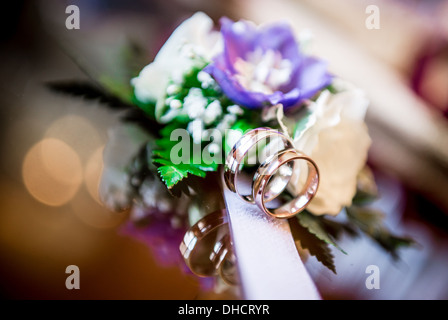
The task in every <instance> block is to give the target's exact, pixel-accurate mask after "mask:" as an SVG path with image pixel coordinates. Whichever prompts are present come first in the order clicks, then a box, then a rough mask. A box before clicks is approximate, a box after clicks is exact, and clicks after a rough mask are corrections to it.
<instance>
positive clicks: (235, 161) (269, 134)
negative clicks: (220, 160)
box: [224, 128, 319, 219]
mask: <svg viewBox="0 0 448 320" xmlns="http://www.w3.org/2000/svg"><path fill="white" fill-rule="evenodd" d="M268 138H269V139H272V138H278V139H280V140H281V142H282V143H283V146H284V147H283V149H282V150H280V151H278V152H275V153H274V154H271V155H269V156H268V157H266V159H265V160H264V161H263V162H262V163H261V164H260V165H259V166H258V169H257V171H256V173H255V174H254V176H253V178H252V184H251V190H250V194H245V195H243V194H241V193H240V191H239V188H238V185H239V184H241V183H242V182H240V181H239V180H238V176H239V174H241V171H242V167H243V164H244V159H245V158H246V157H247V156H248V154H249V152H250V150H252V149H253V148H255V147H256V146H257V144H258V143H260V142H261V141H263V140H266V139H268ZM300 162H306V164H307V176H306V179H305V183H304V185H303V187H302V190H301V191H300V192H299V193H298V194H297V195H292V196H293V199H292V200H290V201H288V202H286V203H284V204H278V201H277V200H279V199H277V198H279V196H280V195H281V194H282V193H283V191H284V190H285V189H286V187H287V186H288V184H289V183H290V179H291V176H292V174H293V173H295V172H300V170H299V164H300ZM224 181H225V183H226V185H227V187H228V188H229V190H230V191H232V192H234V193H236V194H238V195H239V197H240V198H241V199H243V200H245V201H246V202H249V203H254V204H256V205H257V206H258V207H259V208H260V209H261V210H262V211H263V212H265V213H266V214H267V215H269V216H272V217H275V218H281V219H286V218H290V217H292V216H294V215H296V214H298V213H299V212H301V211H302V210H303V209H305V208H306V206H307V205H308V204H309V202H310V201H311V200H312V199H313V197H314V196H315V194H316V192H317V189H318V187H319V168H318V167H317V165H316V163H315V162H314V161H313V160H312V159H311V158H310V157H308V156H306V155H304V154H303V153H301V152H299V151H297V150H295V149H294V146H293V143H292V141H291V140H290V139H289V138H288V137H287V136H286V135H284V134H283V133H281V132H279V131H276V130H273V129H270V128H258V129H254V130H251V131H249V132H248V133H246V134H245V135H243V136H242V137H241V138H240V139H239V140H238V141H237V142H236V144H235V145H234V146H233V148H232V150H231V151H230V153H229V154H228V156H227V159H226V165H225V170H224ZM293 189H294V188H293ZM272 200H276V201H273V202H271V201H272ZM268 202H271V204H274V205H276V206H277V207H276V208H272V206H271V207H268V206H267V205H266V203H268Z"/></svg>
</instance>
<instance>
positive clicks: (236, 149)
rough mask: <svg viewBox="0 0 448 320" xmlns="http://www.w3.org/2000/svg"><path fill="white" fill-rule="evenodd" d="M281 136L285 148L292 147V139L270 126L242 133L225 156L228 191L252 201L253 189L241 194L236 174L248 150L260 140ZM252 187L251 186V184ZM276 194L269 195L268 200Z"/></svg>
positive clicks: (225, 179)
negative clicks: (247, 193) (248, 192)
mask: <svg viewBox="0 0 448 320" xmlns="http://www.w3.org/2000/svg"><path fill="white" fill-rule="evenodd" d="M270 137H277V138H281V139H282V142H283V144H284V148H285V149H290V148H293V143H292V141H291V140H290V139H289V138H288V137H287V136H285V135H284V134H283V133H281V132H279V131H276V130H273V129H270V128H257V129H253V130H251V131H249V132H247V133H246V134H244V135H243V136H242V137H241V138H240V139H239V140H238V141H237V142H236V143H235V145H234V146H233V148H232V150H231V151H230V153H229V155H228V156H227V158H226V165H225V169H224V181H225V183H226V185H227V187H228V188H229V190H230V191H232V192H234V193H237V194H238V195H239V196H240V198H242V199H243V200H245V201H246V202H249V203H254V202H255V200H254V196H253V191H252V192H251V194H249V195H242V194H241V193H240V192H239V190H238V188H237V185H238V174H239V173H240V172H241V168H242V163H243V161H244V158H245V157H246V156H247V155H248V153H249V151H250V150H251V149H252V148H253V147H255V146H256V145H257V144H258V143H259V142H260V141H262V140H264V139H267V138H270ZM285 186H286V185H285ZM252 189H253V186H252ZM276 196H277V195H274V196H270V198H271V199H270V200H272V198H275V197H276Z"/></svg>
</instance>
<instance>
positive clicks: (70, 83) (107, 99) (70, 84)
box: [45, 80, 133, 110]
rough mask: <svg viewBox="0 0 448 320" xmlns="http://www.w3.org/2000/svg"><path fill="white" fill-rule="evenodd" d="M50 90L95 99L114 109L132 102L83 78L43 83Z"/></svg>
mask: <svg viewBox="0 0 448 320" xmlns="http://www.w3.org/2000/svg"><path fill="white" fill-rule="evenodd" d="M45 85H46V86H47V87H48V88H49V89H50V90H52V91H55V92H58V93H62V94H65V95H68V96H73V97H80V98H83V99H86V100H96V101H98V102H100V103H101V104H103V105H105V106H107V107H109V108H111V109H115V110H122V109H131V108H133V106H132V104H129V103H128V102H127V101H124V100H122V99H120V98H119V97H117V96H115V95H113V94H111V93H109V92H107V90H105V88H103V87H101V86H100V85H97V84H96V83H93V82H89V81H84V80H64V81H53V82H47V83H46V84H45Z"/></svg>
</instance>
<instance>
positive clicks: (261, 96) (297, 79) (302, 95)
mask: <svg viewBox="0 0 448 320" xmlns="http://www.w3.org/2000/svg"><path fill="white" fill-rule="evenodd" d="M221 33H222V36H223V43H224V49H223V51H222V53H221V54H219V55H217V56H216V57H215V58H214V59H213V61H212V62H211V63H210V64H209V65H208V66H207V67H206V68H205V69H204V70H205V71H206V72H208V73H210V74H211V75H212V76H213V77H214V78H215V80H216V81H217V82H218V84H219V85H220V86H221V89H222V90H223V92H224V93H225V94H226V95H227V96H228V97H229V98H230V99H231V100H233V101H234V102H235V103H238V104H240V105H242V106H245V107H248V108H261V107H264V106H271V105H276V104H278V103H281V104H283V106H284V107H291V106H295V105H297V104H298V103H299V102H301V101H302V100H303V99H307V98H310V97H312V96H313V95H314V94H315V93H317V92H318V91H319V90H321V89H322V88H324V87H325V86H327V85H328V84H330V82H331V75H330V74H329V73H328V71H327V64H326V63H325V62H324V61H321V60H318V59H316V58H314V57H310V56H306V55H304V54H303V53H301V52H300V51H299V47H298V44H297V42H296V40H295V38H294V35H293V33H292V30H291V29H290V27H289V26H288V25H286V24H273V25H269V26H265V27H257V26H255V25H254V24H252V23H250V22H246V21H239V22H233V21H231V20H229V19H227V18H222V19H221Z"/></svg>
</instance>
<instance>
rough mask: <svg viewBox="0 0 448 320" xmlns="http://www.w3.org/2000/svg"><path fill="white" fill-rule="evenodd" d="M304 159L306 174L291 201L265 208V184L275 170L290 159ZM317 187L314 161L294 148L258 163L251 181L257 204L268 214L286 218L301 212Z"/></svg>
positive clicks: (317, 180) (317, 175)
mask: <svg viewBox="0 0 448 320" xmlns="http://www.w3.org/2000/svg"><path fill="white" fill-rule="evenodd" d="M297 160H304V161H306V163H307V165H308V176H307V179H306V182H305V185H304V186H303V188H302V190H301V192H300V193H299V194H298V195H297V196H296V197H295V198H294V199H293V200H291V201H289V202H287V203H285V204H283V205H281V206H279V207H278V208H276V209H271V210H272V211H271V210H270V209H268V208H266V205H265V202H267V201H266V200H265V193H266V186H267V185H268V183H269V181H270V179H271V178H272V177H273V176H274V174H275V173H276V172H277V170H279V169H280V167H282V166H283V165H285V164H287V163H290V162H292V161H297ZM318 187H319V169H318V167H317V165H316V163H315V162H314V161H313V160H312V159H311V158H309V157H307V156H306V155H304V154H302V153H300V152H298V151H296V150H295V149H286V150H283V151H281V152H279V153H278V154H276V155H273V156H270V157H269V158H268V159H266V161H265V162H264V163H263V164H261V165H260V167H259V168H258V170H257V172H256V174H255V176H254V183H253V192H254V200H255V203H256V204H257V206H258V207H259V208H260V209H261V210H263V211H264V212H265V213H267V214H268V215H270V216H272V217H275V218H281V219H286V218H290V217H292V216H295V215H296V214H298V213H299V212H301V211H302V210H303V209H304V208H305V207H306V206H307V205H308V203H309V202H310V201H311V200H312V199H313V197H314V195H315V194H316V192H317V189H318Z"/></svg>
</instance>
